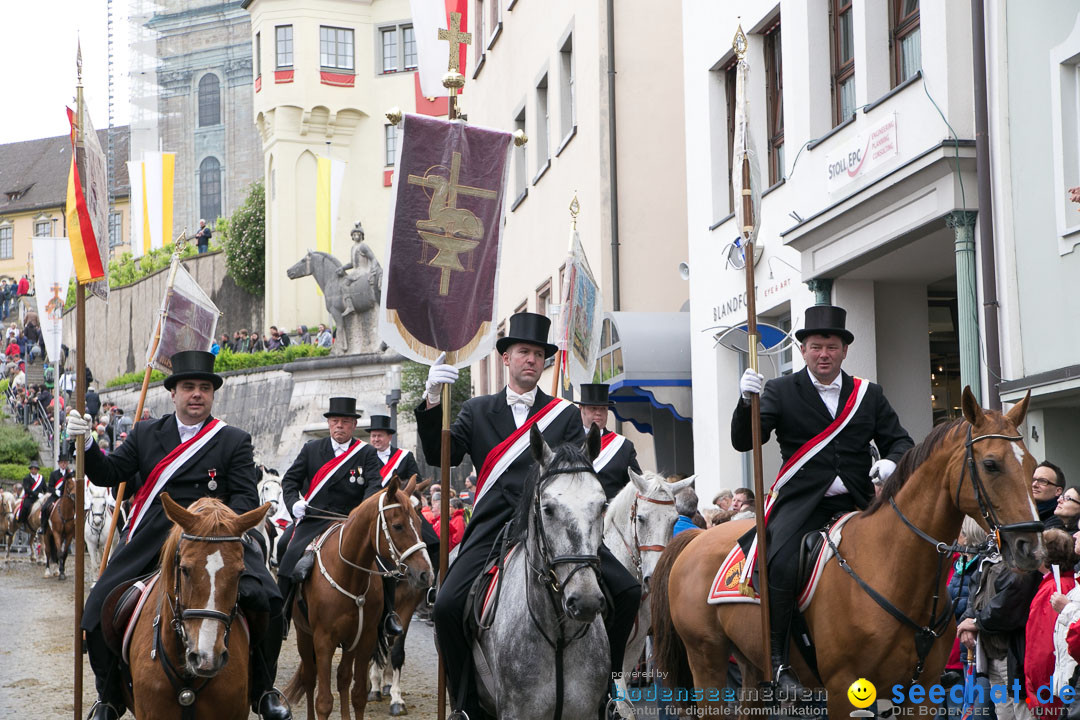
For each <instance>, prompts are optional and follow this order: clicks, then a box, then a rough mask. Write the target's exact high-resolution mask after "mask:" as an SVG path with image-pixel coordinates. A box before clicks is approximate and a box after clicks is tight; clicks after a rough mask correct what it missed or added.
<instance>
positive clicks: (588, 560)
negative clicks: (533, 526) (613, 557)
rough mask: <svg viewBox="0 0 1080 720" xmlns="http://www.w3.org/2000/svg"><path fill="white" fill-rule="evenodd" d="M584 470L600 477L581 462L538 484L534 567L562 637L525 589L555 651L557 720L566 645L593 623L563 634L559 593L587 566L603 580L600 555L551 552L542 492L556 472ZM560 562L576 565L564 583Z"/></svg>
mask: <svg viewBox="0 0 1080 720" xmlns="http://www.w3.org/2000/svg"><path fill="white" fill-rule="evenodd" d="M580 473H588V474H590V475H592V476H593V477H596V470H595V469H594V468H593V467H592V465H588V466H585V465H581V466H574V467H567V468H559V469H557V470H548V471H545V472H544V474H543V475H541V476H540V479H539V480H538V481H537V483H536V493H535V495H534V496H533V512H534V515H535V516H536V519H537V533H536V534H537V546H538V547H537V550H538V551H539V553H540V561H541V567H540V568H535V567H532V564H531V563H530V568H531V569H532V571H533V572H535V573H536V579H537V580H538V581H539V582H540V583H541V584H542V585H543V586H544V588H545V589H546V590H547V596H548V599H549V600H550V601H551V605H552V607H553V609H554V611H555V615H556V617H557V618H558V621H559V622H558V636H557V637H556V638H555V639H554V640H552V639H551V638H550V637H548V634H547V632H545V630H544V626H543V625H542V624H541V623H540V621H539V620H537V618H536V614H535V613H534V612H533V608H532V604H531V603H530V602H529V592H528V585H526V586H525V587H526V590H525V606H526V607H527V608H528V610H529V617H530V618H531V619H532V621H533V625H535V626H536V629H537V630H539V631H540V636H541V637H542V638H544V641H545V642H546V643H547V644H548V645H550V646H551V647H552V648H553V649H554V650H555V715H554V720H561V718H562V707H563V694H564V693H563V684H564V680H563V653H564V652H565V650H566V648H567V647H568V646H569V645H570V643H572V642H573V641H574V640H577V639H579V638H581V637H584V635H585V633H587V632H588V631H589V624H587V623H582V624H581V628H580V629H579V630H578V631H577V632H576V633H574V634H573V635H571V636H570V637H569V638H567V637H566V635H564V634H563V629H564V621H565V620H566V614H565V613H564V612H563V609H562V603H560V602H558V598H557V596H558V595H561V594H562V593H563V590H565V589H566V583H568V582H570V579H571V578H573V577H574V575H575V574H576V573H578V572H580V571H581V570H584V569H586V568H589V569H591V570H592V571H593V572H594V573H595V574H596V578H597V581H599V580H600V556H599V555H556V556H554V557H553V556H552V555H551V549H550V546H549V544H548V540H547V531H546V530H545V529H544V514H543V513H542V512H541V508H540V495H541V493H542V491H543V487H544V483H545V481H547V480H549V479H551V478H552V477H554V476H555V475H575V474H580ZM526 562H528V555H526ZM558 565H573V566H574V567H573V568H571V570H570V572H569V574H567V576H566V579H565V580H563V581H562V582H561V583H560V582H559V579H558V577H557V576H556V574H555V568H556V566H558Z"/></svg>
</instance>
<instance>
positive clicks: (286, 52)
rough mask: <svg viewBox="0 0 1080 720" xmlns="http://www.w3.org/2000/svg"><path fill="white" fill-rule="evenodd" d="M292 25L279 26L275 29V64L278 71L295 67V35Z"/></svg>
mask: <svg viewBox="0 0 1080 720" xmlns="http://www.w3.org/2000/svg"><path fill="white" fill-rule="evenodd" d="M292 30H293V28H292V25H278V26H277V28H275V33H276V49H275V58H276V59H275V61H274V64H275V66H276V67H277V69H279V70H281V69H287V68H291V67H292V66H293V35H292Z"/></svg>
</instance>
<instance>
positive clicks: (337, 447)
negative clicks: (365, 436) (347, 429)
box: [330, 438, 349, 457]
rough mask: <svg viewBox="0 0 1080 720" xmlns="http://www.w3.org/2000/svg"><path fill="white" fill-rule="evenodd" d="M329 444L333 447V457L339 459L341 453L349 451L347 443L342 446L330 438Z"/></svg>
mask: <svg viewBox="0 0 1080 720" xmlns="http://www.w3.org/2000/svg"><path fill="white" fill-rule="evenodd" d="M330 444H331V445H333V446H334V457H340V456H341V453H343V452H346V451H347V450H348V449H349V444H348V443H345V444H344V445H343V444H341V443H339V442H338V441H337V440H335V439H334V438H330Z"/></svg>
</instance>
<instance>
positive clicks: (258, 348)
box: [248, 332, 266, 353]
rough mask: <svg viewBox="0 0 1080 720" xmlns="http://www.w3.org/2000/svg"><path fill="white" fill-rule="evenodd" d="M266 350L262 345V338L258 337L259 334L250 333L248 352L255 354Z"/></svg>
mask: <svg viewBox="0 0 1080 720" xmlns="http://www.w3.org/2000/svg"><path fill="white" fill-rule="evenodd" d="M264 350H266V345H265V343H263V341H262V338H260V337H259V333H257V332H253V333H251V344H250V345H249V346H248V352H251V353H257V352H263V351H264Z"/></svg>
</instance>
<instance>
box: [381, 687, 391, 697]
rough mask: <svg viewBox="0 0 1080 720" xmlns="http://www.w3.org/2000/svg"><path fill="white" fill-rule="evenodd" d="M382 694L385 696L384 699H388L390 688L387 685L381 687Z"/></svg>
mask: <svg viewBox="0 0 1080 720" xmlns="http://www.w3.org/2000/svg"><path fill="white" fill-rule="evenodd" d="M382 694H383V695H385V696H386V697H390V686H389V685H383V686H382Z"/></svg>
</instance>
